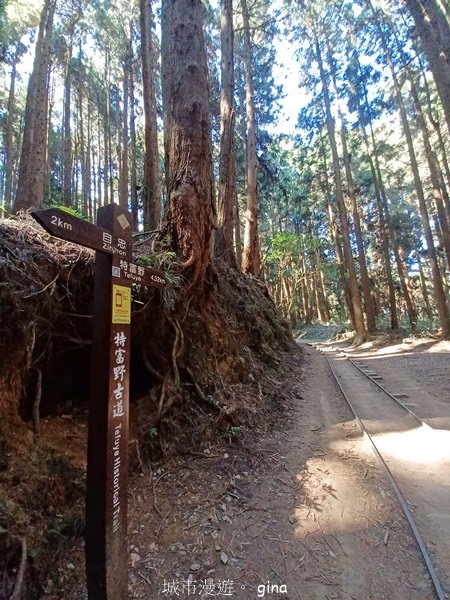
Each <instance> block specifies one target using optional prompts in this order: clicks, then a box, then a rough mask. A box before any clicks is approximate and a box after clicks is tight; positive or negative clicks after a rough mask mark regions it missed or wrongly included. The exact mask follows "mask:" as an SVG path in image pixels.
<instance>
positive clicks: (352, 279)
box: [315, 36, 366, 343]
mask: <svg viewBox="0 0 450 600" xmlns="http://www.w3.org/2000/svg"><path fill="white" fill-rule="evenodd" d="M315 49H316V58H317V61H318V64H319V71H320V79H321V82H322V89H323V94H324V101H325V112H326V124H327V130H328V136H329V138H330V145H331V153H332V156H333V168H334V180H335V186H336V200H337V204H338V209H339V217H340V224H341V230H342V241H343V251H344V263H345V268H346V270H347V272H348V281H349V292H350V300H351V305H352V311H353V317H354V325H355V334H356V340H355V341H356V343H359V342H361V341H362V340H364V338H365V336H366V327H365V324H364V316H363V312H362V308H361V298H360V296H359V288H358V280H357V278H356V270H355V264H354V262H353V255H352V248H351V244H350V232H349V226H348V219H347V209H346V207H345V202H344V191H343V188H342V179H341V171H340V164H339V155H338V151H337V145H336V138H335V132H334V120H333V116H332V114H331V101H330V94H329V90H328V82H327V77H326V74H325V70H324V66H323V60H322V52H321V49H320V44H319V40H318V38H317V36H316V37H315Z"/></svg>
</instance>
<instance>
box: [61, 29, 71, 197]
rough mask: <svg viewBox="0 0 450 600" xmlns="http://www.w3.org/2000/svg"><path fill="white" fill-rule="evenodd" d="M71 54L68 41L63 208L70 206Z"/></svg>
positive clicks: (65, 84) (65, 77)
mask: <svg viewBox="0 0 450 600" xmlns="http://www.w3.org/2000/svg"><path fill="white" fill-rule="evenodd" d="M72 52H73V42H72V39H70V40H69V42H68V46H67V52H66V64H65V75H64V111H63V139H64V142H63V156H62V166H63V181H62V196H63V197H62V201H63V204H64V205H65V206H71V205H72V179H73V149H72V124H71V121H72V76H73V75H72Z"/></svg>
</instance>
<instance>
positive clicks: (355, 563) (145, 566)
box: [68, 345, 434, 600]
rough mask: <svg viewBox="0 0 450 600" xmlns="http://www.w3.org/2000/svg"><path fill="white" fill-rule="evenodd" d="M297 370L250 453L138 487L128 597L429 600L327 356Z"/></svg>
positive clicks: (193, 458)
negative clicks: (272, 422) (284, 401)
mask: <svg viewBox="0 0 450 600" xmlns="http://www.w3.org/2000/svg"><path fill="white" fill-rule="evenodd" d="M291 373H292V376H291V378H290V381H277V382H275V381H274V385H277V386H278V389H280V391H281V390H283V391H285V388H287V387H288V388H289V390H290V400H289V405H288V406H286V407H285V410H284V411H283V412H282V413H280V418H279V420H278V423H277V425H276V427H274V428H273V430H272V431H271V432H270V434H269V435H268V436H266V437H265V438H264V440H263V441H261V442H258V443H256V444H255V445H254V446H253V447H252V448H251V449H250V450H249V449H248V447H243V446H241V445H240V444H239V443H236V442H232V443H231V444H228V445H223V446H217V447H205V448H202V449H201V451H200V452H198V453H195V454H191V455H189V456H186V457H183V458H179V459H178V460H177V461H176V462H174V463H172V464H171V465H170V466H167V467H165V468H162V469H160V470H159V471H158V472H155V473H153V474H150V473H145V474H143V475H142V476H141V477H138V478H137V479H136V480H135V481H134V483H133V484H132V487H131V493H130V527H129V531H130V538H129V543H130V596H129V597H130V598H142V599H146V600H150V599H153V598H212V597H214V598H234V599H236V600H253V599H255V598H284V599H289V600H319V599H321V600H322V599H323V600H327V599H328V600H331V599H343V600H344V599H349V600H350V599H354V600H372V599H373V600H383V599H386V600H405V598H408V600H431V599H432V598H434V595H433V592H432V589H431V583H430V580H429V578H428V575H427V574H426V571H425V568H424V566H423V563H422V560H421V558H420V555H419V552H418V550H417V548H416V546H415V542H414V541H413V538H412V536H411V534H410V533H409V530H408V526H407V524H406V520H405V519H404V517H403V515H402V513H401V511H400V509H399V507H398V505H397V503H396V501H395V499H394V497H393V494H392V493H391V492H390V490H389V487H388V484H387V483H386V481H385V480H384V478H383V475H382V474H381V472H380V470H379V467H378V465H377V463H376V462H375V460H374V458H373V457H372V454H371V452H370V450H369V449H368V447H367V446H366V443H365V442H364V441H363V440H362V439H361V436H360V435H359V432H358V430H357V428H356V424H355V423H354V422H353V420H352V416H351V413H350V411H349V409H348V408H347V406H346V404H345V403H344V400H343V399H342V397H341V395H340V393H339V392H338V390H337V388H336V386H335V384H334V382H333V380H332V378H331V375H330V373H329V370H328V366H327V363H326V360H325V358H324V357H323V356H321V355H320V354H319V353H318V352H317V351H316V350H314V349H312V348H311V347H309V346H306V345H303V346H302V348H301V350H300V351H299V353H298V354H297V355H296V356H295V357H294V358H293V359H292V364H291ZM81 553H82V549H81V548H80V549H79V550H78V554H79V556H78V559H77V558H76V557H72V562H73V563H74V564H81V563H80V562H79V561H82V557H81ZM68 597H70V598H77V599H78V598H83V597H85V592H84V591H83V589H82V587H81V586H78V587H77V588H76V591H73V592H71V593H70V594H69V596H68Z"/></svg>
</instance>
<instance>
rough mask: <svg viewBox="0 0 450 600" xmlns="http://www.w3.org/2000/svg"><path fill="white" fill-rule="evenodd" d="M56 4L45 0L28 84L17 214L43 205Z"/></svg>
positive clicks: (16, 199) (50, 0)
mask: <svg viewBox="0 0 450 600" xmlns="http://www.w3.org/2000/svg"><path fill="white" fill-rule="evenodd" d="M56 1H57V0H45V3H44V7H43V9H42V13H41V18H40V24H39V33H38V38H37V41H36V53H35V58H34V63H33V71H32V73H31V76H30V81H29V84H28V92H27V101H26V107H25V124H24V134H23V142H22V152H21V157H20V166H19V180H18V185H17V194H16V198H15V201H14V212H18V211H20V210H28V209H30V208H32V207H34V208H39V207H41V206H42V205H43V202H44V181H45V164H46V157H47V120H48V114H47V113H48V95H49V90H48V71H49V68H50V48H51V38H52V29H53V18H54V14H55V9H56Z"/></svg>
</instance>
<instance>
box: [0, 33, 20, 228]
mask: <svg viewBox="0 0 450 600" xmlns="http://www.w3.org/2000/svg"><path fill="white" fill-rule="evenodd" d="M19 57H20V49H19V44H18V46H17V49H16V52H15V53H14V57H13V60H12V65H11V79H10V83H9V93H8V109H7V115H6V125H5V152H6V157H5V192H4V199H3V205H2V215H3V216H4V214H5V213H6V214H8V213H9V212H10V210H11V204H12V189H13V174H14V144H13V137H14V117H15V110H14V109H15V101H16V78H17V63H18V62H19Z"/></svg>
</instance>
